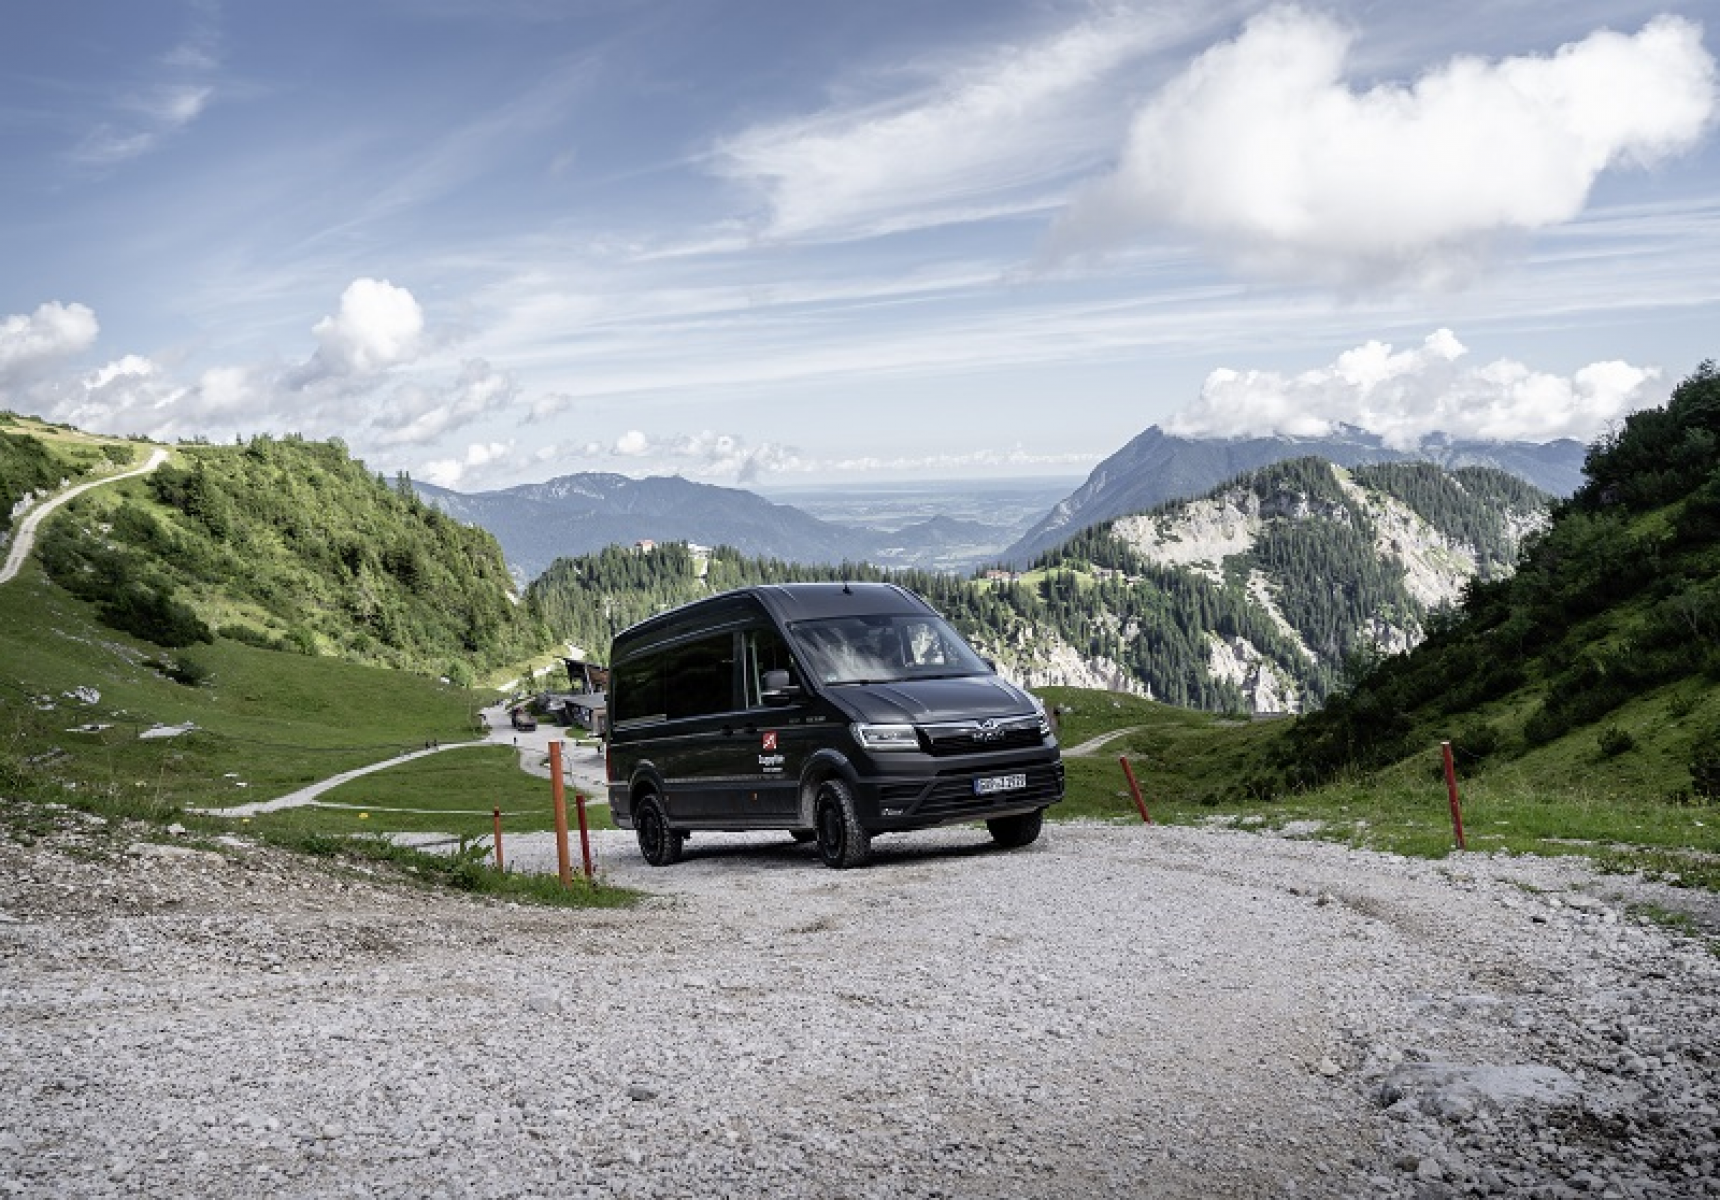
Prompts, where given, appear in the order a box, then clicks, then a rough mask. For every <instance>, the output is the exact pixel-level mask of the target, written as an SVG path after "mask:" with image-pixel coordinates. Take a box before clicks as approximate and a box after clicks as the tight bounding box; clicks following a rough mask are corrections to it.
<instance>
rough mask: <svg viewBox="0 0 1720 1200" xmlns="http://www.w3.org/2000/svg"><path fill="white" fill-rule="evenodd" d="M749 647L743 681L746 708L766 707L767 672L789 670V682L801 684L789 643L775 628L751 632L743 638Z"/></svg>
mask: <svg viewBox="0 0 1720 1200" xmlns="http://www.w3.org/2000/svg"><path fill="white" fill-rule="evenodd" d="M741 639H742V642H743V644H744V645H745V647H746V660H745V662H746V666H745V669H744V671H743V675H744V676H745V678H744V680H743V682H744V683H745V685H746V706H747V707H748V708H762V707H764V673H765V672H766V671H787V672H788V677H789V681H790V682H791V683H795V684H798V683H799V682H800V672H799V670H798V669H797V668H796V667H795V665H794V660H793V659H792V658H791V657H789V653H788V643H787V642H785V641H783V640H782V635H781V634H779V633H777V631H776V630H774V629H749V630H747V631H746V632H745V633H743V634H742V635H741Z"/></svg>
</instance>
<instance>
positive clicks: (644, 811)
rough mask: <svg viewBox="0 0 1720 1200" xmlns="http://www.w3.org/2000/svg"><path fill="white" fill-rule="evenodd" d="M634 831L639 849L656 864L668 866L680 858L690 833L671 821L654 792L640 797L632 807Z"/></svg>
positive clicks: (657, 865) (647, 860)
mask: <svg viewBox="0 0 1720 1200" xmlns="http://www.w3.org/2000/svg"><path fill="white" fill-rule="evenodd" d="M633 832H634V833H635V834H636V835H637V836H638V838H639V853H640V854H642V855H644V857H645V861H646V862H648V863H650V864H651V865H652V866H654V867H668V866H673V865H674V864H675V863H678V862H680V861H681V848H682V846H683V845H684V844H685V842H686V840H687V835H686V834H684V833H682V832H681V831H680V830H678V829H673V828H671V827H670V825H669V818H668V817H667V816H666V815H664V813H663V804H662V802H661V801H659V800H658V799H657V796H656V794H655V793H653V792H647V793H645V794H644V795H643V796H641V797H639V803H638V804H636V805H635V806H634V808H633Z"/></svg>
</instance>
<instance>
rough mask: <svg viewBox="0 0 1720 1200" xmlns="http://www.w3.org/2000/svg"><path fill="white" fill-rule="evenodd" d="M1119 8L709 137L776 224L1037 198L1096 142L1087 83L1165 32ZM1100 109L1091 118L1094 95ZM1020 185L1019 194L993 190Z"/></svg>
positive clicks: (803, 225)
mask: <svg viewBox="0 0 1720 1200" xmlns="http://www.w3.org/2000/svg"><path fill="white" fill-rule="evenodd" d="M1162 24H1163V19H1162V18H1161V19H1160V26H1161V28H1158V29H1155V28H1154V27H1153V26H1152V24H1151V23H1150V22H1148V21H1147V20H1146V19H1145V18H1143V17H1142V16H1141V15H1140V14H1137V13H1130V12H1128V11H1126V10H1119V11H1116V12H1113V13H1109V14H1106V15H1102V16H1100V17H1097V18H1095V19H1093V20H1091V21H1089V22H1086V23H1083V24H1081V25H1078V26H1076V27H1074V28H1072V29H1069V30H1065V31H1063V32H1061V33H1059V34H1057V35H1055V36H1053V37H1049V38H1046V39H1043V40H1040V41H1037V42H1032V43H1028V44H1026V45H1022V46H1014V47H1008V48H1005V49H1002V50H999V51H997V52H996V53H994V54H993V55H991V56H990V57H989V59H988V60H987V61H984V62H981V63H975V64H970V65H966V66H963V67H958V68H945V69H941V70H937V71H936V73H937V78H936V79H935V81H934V82H933V83H931V84H930V85H929V86H928V87H926V88H925V89H923V90H922V91H921V92H920V93H918V94H916V95H914V96H911V97H908V98H905V99H899V100H894V101H890V102H883V103H877V104H869V105H857V106H854V107H849V108H841V109H832V110H828V111H825V112H822V113H818V114H815V115H813V116H811V117H807V118H803V119H799V120H794V121H789V122H784V123H780V124H774V125H766V126H759V127H756V128H753V129H750V130H747V131H745V132H743V133H742V134H740V135H739V136H737V137H735V138H733V139H731V140H729V141H728V142H726V143H724V144H723V145H721V146H719V147H718V149H717V154H716V157H715V162H716V166H717V169H718V170H719V171H720V172H722V173H723V174H725V175H727V176H729V177H731V178H734V179H738V180H741V181H743V182H746V183H749V184H751V185H753V186H756V187H758V188H759V189H761V190H762V191H763V192H764V193H765V195H766V197H767V199H768V203H769V206H770V212H771V217H770V227H769V232H770V233H771V235H772V236H776V237H803V236H809V235H830V236H838V237H840V236H850V235H853V234H856V233H860V232H878V231H880V230H884V229H890V228H912V227H918V226H923V225H928V224H936V223H942V222H947V221H952V220H964V219H969V218H971V217H973V216H975V215H976V212H987V211H997V206H998V205H999V204H1002V205H1003V206H1004V208H1005V209H1008V208H1010V207H1014V208H1017V209H1019V208H1021V207H1034V206H1043V205H1045V204H1047V203H1049V201H1048V200H1047V199H1045V198H1044V197H1043V196H1039V197H1035V196H1033V195H1032V194H1031V193H1032V192H1033V191H1034V190H1035V189H1037V188H1042V187H1043V186H1044V185H1046V184H1048V183H1050V182H1051V181H1054V180H1059V179H1061V178H1063V177H1065V176H1066V175H1067V174H1068V173H1069V172H1070V171H1071V170H1072V169H1090V167H1091V165H1092V164H1093V163H1094V162H1096V161H1098V160H1099V158H1100V157H1101V155H1102V153H1103V149H1102V147H1101V146H1100V145H1099V144H1097V143H1096V141H1095V130H1103V129H1105V127H1106V123H1105V121H1104V120H1103V117H1104V115H1105V113H1104V110H1103V107H1102V104H1101V102H1100V97H1098V95H1097V88H1096V85H1097V84H1099V83H1100V82H1101V81H1103V80H1104V79H1105V78H1106V77H1107V76H1108V75H1109V74H1111V73H1112V72H1113V71H1115V70H1116V69H1117V68H1118V67H1120V66H1121V65H1123V64H1124V63H1126V62H1128V61H1130V60H1131V59H1133V58H1135V57H1136V56H1138V55H1139V54H1141V53H1142V52H1143V50H1145V49H1146V48H1147V47H1148V45H1149V44H1150V43H1151V42H1152V41H1153V40H1154V39H1155V38H1158V37H1162V36H1164V31H1163V29H1162ZM1095 107H1097V108H1098V114H1097V115H1098V117H1099V118H1100V119H1099V120H1097V121H1095V120H1094V119H1092V118H1093V117H1094V115H1095V114H1094V108H1095ZM1022 189H1027V191H1028V193H1029V194H1027V195H1019V194H1018V195H1017V196H1016V198H1015V199H1013V200H1000V197H1002V196H1005V195H1008V194H1010V193H1020V192H1021V190H1022Z"/></svg>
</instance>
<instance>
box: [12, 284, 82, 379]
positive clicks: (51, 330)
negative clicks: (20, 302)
mask: <svg viewBox="0 0 1720 1200" xmlns="http://www.w3.org/2000/svg"><path fill="white" fill-rule="evenodd" d="M100 331H101V326H100V324H99V323H98V322H97V321H96V314H95V313H94V312H92V311H91V310H90V309H88V308H86V307H84V306H83V305H82V304H61V303H59V302H58V301H49V302H48V303H46V304H42V305H39V306H37V308H36V311H35V312H33V313H28V314H16V315H13V316H9V317H5V318H3V319H0V384H17V383H23V382H26V381H28V380H31V379H35V378H37V377H39V376H41V375H43V374H45V373H47V372H49V371H52V370H53V369H55V368H57V367H59V366H60V365H61V364H62V363H64V362H65V360H66V359H68V358H71V357H72V356H73V355H76V354H80V353H82V352H83V351H85V350H87V349H89V348H90V347H91V346H93V345H95V341H96V334H97V333H99V332H100Z"/></svg>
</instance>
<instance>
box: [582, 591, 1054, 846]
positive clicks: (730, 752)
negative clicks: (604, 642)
mask: <svg viewBox="0 0 1720 1200" xmlns="http://www.w3.org/2000/svg"><path fill="white" fill-rule="evenodd" d="M609 662H610V679H609V721H610V724H609V742H608V750H607V763H608V768H607V769H608V780H609V804H610V812H611V813H612V815H613V816H614V818H615V821H616V824H618V825H620V826H621V827H622V828H624V829H632V830H633V831H634V832H635V834H636V835H637V837H638V839H639V848H640V852H641V853H642V854H643V855H644V857H645V861H646V862H648V863H650V864H652V865H653V866H666V865H668V864H670V863H673V862H675V861H676V860H677V859H679V858H680V857H681V853H682V848H683V844H684V842H685V839H686V837H687V835H688V833H690V832H692V831H694V830H728V831H739V830H757V829H781V830H784V831H786V832H788V833H789V834H791V835H792V836H793V837H794V838H795V839H796V840H797V841H816V842H817V846H818V852H819V854H820V856H821V857H822V858H823V860H824V862H825V863H826V864H827V865H829V866H831V867H854V866H860V865H863V864H864V863H865V862H866V861H867V860H868V858H869V857H870V854H871V840H872V838H873V837H874V836H875V835H877V834H881V833H890V832H902V831H908V830H915V829H926V828H930V827H933V826H938V825H950V824H961V823H966V822H971V821H980V820H983V821H984V822H985V823H986V827H987V829H989V830H990V832H991V836H992V838H993V839H994V840H995V841H997V842H998V843H1000V844H1001V845H1004V846H1024V845H1027V844H1028V843H1030V842H1032V841H1034V840H1036V839H1037V838H1038V837H1039V833H1040V827H1041V824H1042V822H1043V820H1044V813H1045V809H1046V806H1048V805H1051V804H1055V803H1057V802H1058V801H1059V800H1061V799H1062V798H1063V763H1062V759H1061V757H1060V755H1059V752H1058V748H1057V739H1056V737H1055V735H1054V734H1053V732H1052V729H1051V725H1050V721H1049V719H1048V717H1047V715H1046V712H1045V708H1044V706H1043V705H1041V704H1040V703H1039V701H1038V700H1037V699H1035V698H1034V697H1033V696H1031V695H1029V694H1028V693H1027V692H1025V691H1023V690H1022V689H1020V688H1018V687H1016V686H1015V685H1013V684H1011V683H1009V682H1007V681H1006V680H1004V679H1002V678H1000V677H999V676H998V674H997V672H996V671H995V670H994V669H993V668H992V667H991V666H990V665H989V664H988V663H987V662H986V661H985V660H984V659H982V658H981V657H980V656H979V655H978V654H976V653H975V652H974V650H973V648H972V647H970V646H969V645H968V644H967V643H966V642H965V641H963V640H962V638H961V636H960V635H959V634H958V633H956V631H955V630H954V629H952V628H951V627H950V626H949V625H948V624H947V623H946V622H945V621H944V620H943V618H942V617H940V616H939V615H938V614H937V613H936V612H935V611H934V610H933V609H932V607H931V606H930V605H929V604H927V603H926V602H925V601H924V600H923V599H921V598H920V597H919V596H917V595H915V594H914V593H913V592H910V591H908V590H907V589H906V588H902V587H898V586H896V585H895V584H886V583H796V584H770V585H763V586H758V587H748V588H741V589H739V590H737V591H733V592H727V593H724V594H723V595H720V596H713V597H710V598H709V599H705V600H698V601H695V602H694V603H692V604H688V605H684V606H682V607H681V608H677V609H674V610H672V611H670V612H666V613H662V614H659V615H658V616H655V617H652V618H650V619H649V620H646V621H642V622H640V623H639V624H637V625H634V626H632V627H631V628H629V629H625V630H623V631H622V632H621V633H619V634H617V635H616V637H615V640H614V643H613V645H612V647H611V654H610V659H609Z"/></svg>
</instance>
